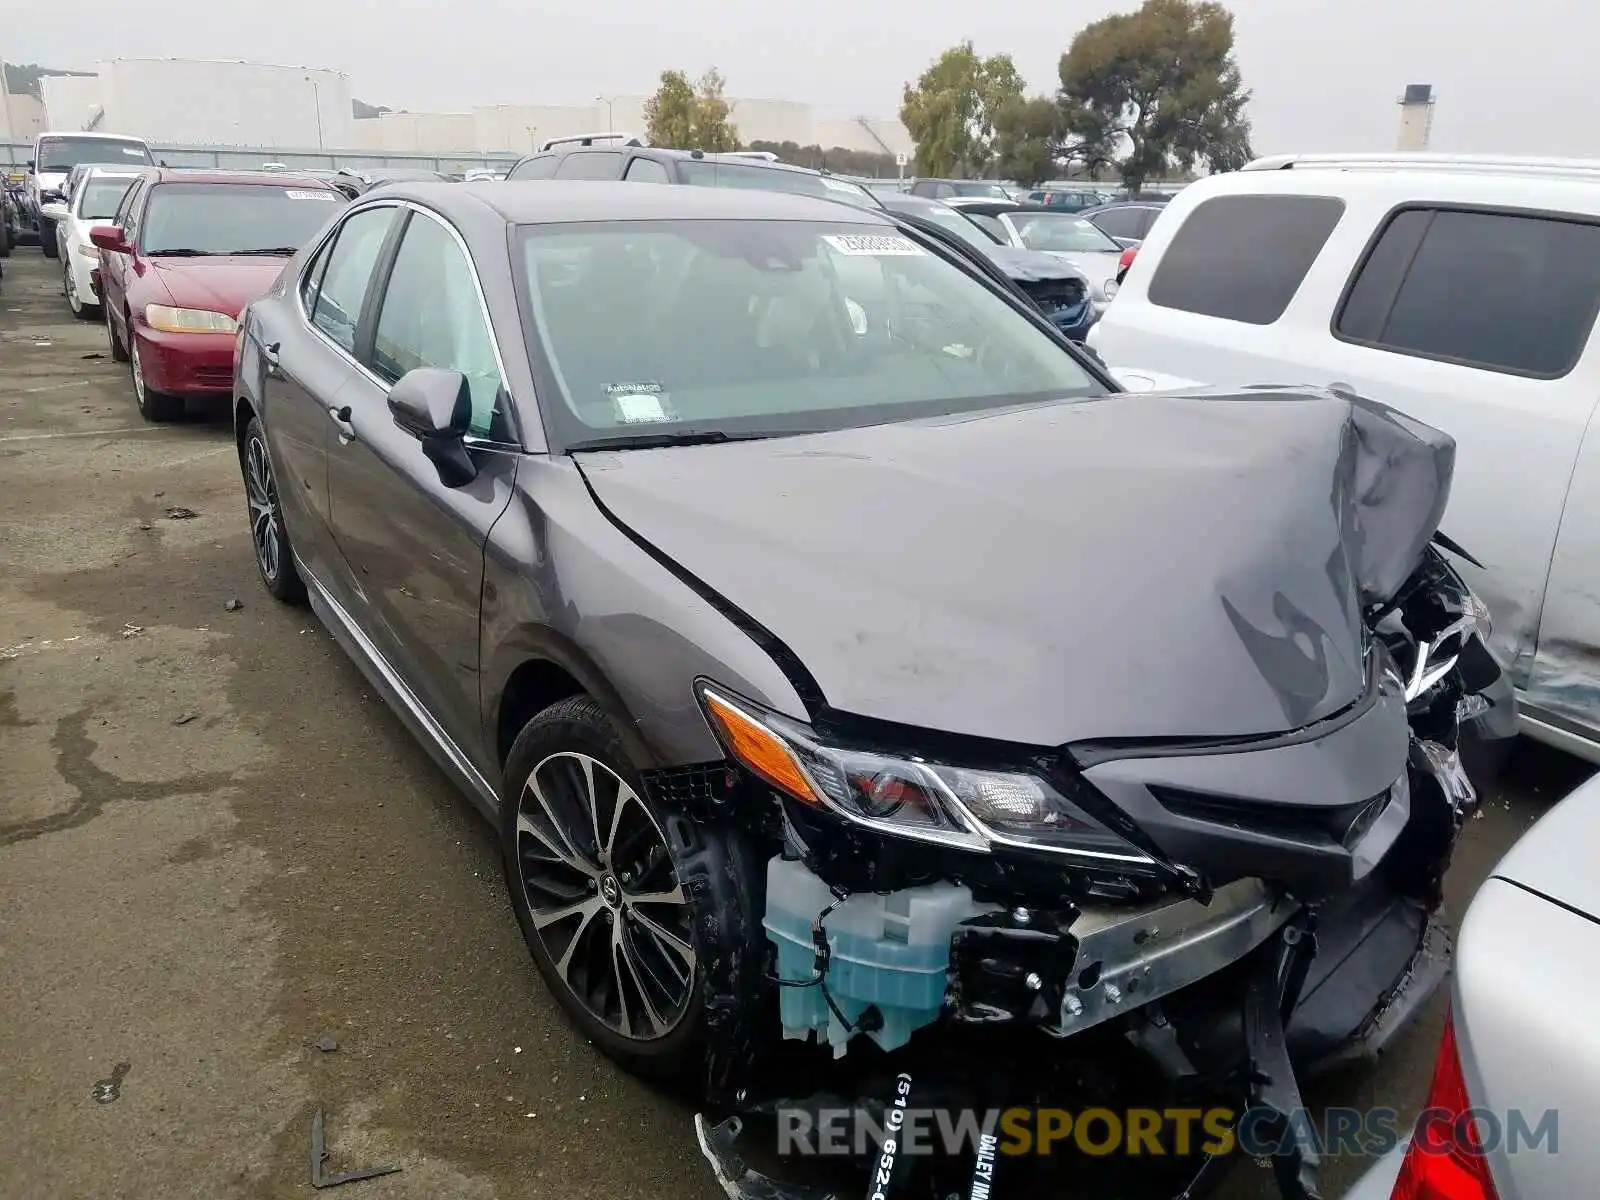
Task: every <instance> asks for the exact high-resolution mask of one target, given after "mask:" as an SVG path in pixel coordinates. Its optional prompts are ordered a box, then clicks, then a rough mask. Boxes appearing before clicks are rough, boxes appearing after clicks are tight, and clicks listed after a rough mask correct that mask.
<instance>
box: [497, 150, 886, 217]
mask: <svg viewBox="0 0 1600 1200" xmlns="http://www.w3.org/2000/svg"><path fill="white" fill-rule="evenodd" d="M528 179H597V180H598V179H612V180H622V181H624V182H626V183H676V184H687V185H689V186H691V187H716V188H748V189H755V190H758V191H772V192H793V193H795V194H797V195H802V196H816V197H818V198H820V199H824V200H842V201H844V202H845V203H847V204H854V205H858V206H859V207H861V208H869V209H877V208H881V207H882V205H881V204H880V203H879V201H878V198H877V197H876V196H874V195H873V194H872V193H871V192H869V191H868V190H867V189H866V188H864V187H862V186H861V185H860V184H858V183H851V182H850V181H848V180H844V179H835V178H834V177H833V176H831V175H828V174H826V173H824V172H822V171H813V170H811V169H810V168H808V167H796V166H791V165H790V164H788V163H784V162H778V161H776V160H775V159H774V158H773V157H772V156H770V155H769V154H765V153H748V152H740V151H731V152H728V153H723V154H708V153H706V152H705V151H703V150H670V149H666V148H664V147H660V146H645V145H642V144H641V143H640V142H639V140H638V139H637V138H634V137H630V136H628V135H625V134H585V135H575V136H573V137H570V138H557V139H554V140H552V141H550V142H546V143H545V144H544V147H543V148H541V149H540V151H539V153H537V154H530V155H528V156H527V157H526V158H522V159H519V160H518V161H517V163H516V165H515V166H513V167H512V168H511V170H510V171H508V172H507V173H506V182H507V183H516V182H520V181H522V180H528Z"/></svg>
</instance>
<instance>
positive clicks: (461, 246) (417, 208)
mask: <svg viewBox="0 0 1600 1200" xmlns="http://www.w3.org/2000/svg"><path fill="white" fill-rule="evenodd" d="M378 208H394V209H402V208H403V209H409V210H410V211H411V212H413V213H417V214H419V215H421V216H424V217H427V218H428V219H429V220H431V221H433V222H434V223H435V224H437V225H438V226H439V227H440V228H442V229H443V230H444V231H445V232H446V233H447V234H449V235H450V239H451V240H452V241H453V242H455V244H456V249H457V250H459V251H460V252H461V257H462V258H463V259H465V260H466V264H467V271H468V273H469V274H471V276H472V289H473V292H474V293H475V294H476V295H477V297H478V313H479V315H480V316H481V317H482V318H483V324H484V328H485V329H486V330H487V331H488V334H489V345H490V347H491V348H492V349H493V350H494V365H495V368H496V369H497V370H498V371H499V372H500V390H501V391H503V392H504V393H505V395H506V400H507V402H508V403H509V404H510V405H511V407H512V409H513V410H516V407H517V402H516V397H515V395H513V394H512V391H511V383H510V380H509V379H508V378H507V375H506V360H505V356H504V355H503V354H501V352H500V338H499V335H498V334H496V333H495V329H494V321H493V319H492V318H491V317H490V316H489V300H488V296H487V294H486V293H485V292H484V290H483V280H482V279H480V278H479V276H478V264H477V263H475V262H473V261H472V252H471V251H470V250H468V249H467V242H466V239H465V238H463V237H462V236H461V234H460V232H459V231H458V230H457V229H456V227H455V226H454V225H452V224H450V222H449V221H447V220H445V219H444V217H443V216H442V215H441V214H439V213H436V212H434V211H433V209H431V208H427V207H424V206H423V205H421V204H418V203H417V202H416V201H415V200H403V199H391V198H389V197H387V196H385V197H383V198H382V199H379V200H374V201H373V202H372V203H370V204H357V205H351V206H350V207H348V208H346V209H345V211H344V212H343V213H342V214H341V215H340V217H339V220H338V222H337V223H336V224H335V225H334V226H333V228H332V229H330V230H329V231H328V232H327V233H326V234H324V235H323V237H322V238H321V239H320V240H319V241H318V242H317V243H316V248H315V249H313V250H312V251H311V253H310V254H309V255H308V256H307V259H306V261H307V262H310V261H312V260H314V259H315V258H316V257H317V255H318V254H320V253H321V252H322V249H323V247H324V246H325V245H326V244H327V242H328V241H329V239H331V238H334V237H336V236H337V235H338V233H339V231H340V230H341V229H343V228H344V226H345V223H346V222H348V221H349V220H350V219H351V218H352V217H354V216H356V215H358V214H360V213H364V212H371V211H372V210H373V209H378ZM400 245H401V247H404V245H405V235H404V234H402V235H401V238H400ZM390 271H391V274H392V273H393V264H391V265H390ZM303 280H304V271H301V272H299V273H297V274H296V275H295V282H294V303H295V310H296V311H297V312H298V313H299V314H300V320H301V322H302V323H303V324H304V325H305V327H306V328H307V329H309V330H310V331H311V332H312V333H314V334H315V335H316V336H317V337H319V338H321V339H322V341H323V342H324V343H325V344H326V345H327V346H328V347H329V348H330V349H331V350H333V351H334V352H335V353H337V354H339V355H341V356H342V357H343V358H344V359H345V360H346V361H347V362H349V363H350V365H351V366H353V367H355V368H356V369H357V370H358V371H360V372H361V373H362V374H363V375H365V376H366V377H367V378H368V379H369V380H371V381H372V383H373V384H374V385H376V386H377V387H380V388H382V389H384V391H388V390H389V389H390V388H392V387H393V386H394V384H392V383H390V382H389V381H388V380H387V379H384V378H383V377H382V376H381V375H378V374H377V373H376V372H374V371H373V370H372V368H371V367H369V366H367V365H366V363H364V362H362V361H361V360H360V359H358V358H357V357H356V356H355V355H353V354H351V353H350V351H348V350H346V349H345V348H344V347H343V346H341V345H339V343H338V342H336V341H334V340H333V339H332V338H330V337H329V336H328V335H327V334H326V333H324V332H323V331H322V330H321V329H319V328H317V324H316V322H315V321H313V320H312V319H311V314H309V313H308V312H306V306H305V293H304V292H303V291H302V290H301V286H300V285H301V283H302V282H303ZM362 315H363V316H365V315H366V314H364V313H363V314H362ZM517 432H518V433H519V434H520V433H521V430H518V431H517ZM464 440H465V442H466V444H467V445H468V446H469V447H470V448H474V449H484V450H511V449H514V450H515V451H516V452H517V453H519V454H520V453H522V452H524V451H525V449H526V447H525V446H524V445H523V444H522V443H521V442H502V441H497V440H495V439H492V438H480V437H476V436H468V437H467V438H465V439H464Z"/></svg>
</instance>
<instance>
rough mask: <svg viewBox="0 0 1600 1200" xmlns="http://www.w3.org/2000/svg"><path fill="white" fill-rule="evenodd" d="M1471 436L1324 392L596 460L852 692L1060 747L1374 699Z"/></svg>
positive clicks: (1141, 403) (678, 552)
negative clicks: (1374, 644) (1464, 441)
mask: <svg viewBox="0 0 1600 1200" xmlns="http://www.w3.org/2000/svg"><path fill="white" fill-rule="evenodd" d="M1454 452H1455V443H1454V442H1453V441H1452V440H1451V439H1450V438H1449V437H1447V436H1445V435H1444V434H1441V433H1438V432H1437V431H1435V430H1432V429H1430V428H1428V427H1426V426H1422V425H1419V424H1417V423H1415V422H1412V421H1410V420H1409V419H1408V418H1406V417H1403V416H1401V415H1399V414H1396V413H1393V412H1392V411H1391V410H1388V409H1384V408H1382V407H1381V406H1378V405H1374V404H1370V403H1368V402H1366V401H1361V400H1356V399H1353V398H1350V397H1347V396H1343V395H1336V394H1334V393H1331V392H1325V391H1318V390H1315V389H1298V388H1297V389H1273V390H1258V391H1243V392H1232V393H1211V394H1207V393H1188V394H1180V395H1171V394H1163V395H1145V396H1130V395H1126V394H1119V395H1113V396H1108V397H1104V398H1100V399H1095V400H1086V401H1079V402H1076V403H1074V402H1063V403H1058V404H1041V405H1034V406H1029V407H1026V408H1018V409H1009V410H1003V411H997V412H989V413H983V414H978V415H967V416H960V417H949V418H940V419H933V420H926V421H917V422H906V423H899V424H893V425H884V426H877V427H873V428H867V429H855V430H844V431H840V432H836V433H828V434H816V435H807V436H803V437H787V438H774V439H770V440H765V441H755V442H735V443H729V444H723V445H709V446H698V447H679V448H671V449H663V450H635V451H625V452H618V453H611V454H583V455H580V456H578V458H579V461H580V463H581V466H582V469H583V472H584V474H585V476H586V477H587V479H588V480H589V482H590V486H591V487H592V488H593V489H594V491H595V494H596V495H597V496H598V498H599V499H600V501H601V502H602V503H603V504H604V506H605V507H606V509H607V510H608V511H609V512H610V514H611V515H612V517H613V519H614V520H616V521H618V522H620V523H621V524H622V525H624V526H626V527H627V528H629V529H631V530H632V531H633V532H634V533H635V534H636V535H638V536H640V537H642V538H644V539H646V540H647V541H649V542H650V543H651V544H653V545H654V546H655V547H656V548H657V549H658V550H659V551H661V552H662V553H663V554H665V555H666V556H668V557H670V558H671V559H673V560H674V561H675V562H676V563H677V564H678V565H679V566H680V567H682V568H683V569H685V570H686V571H688V572H689V573H691V574H692V575H694V576H695V577H697V578H698V579H699V580H700V581H701V582H702V583H704V584H705V585H707V586H709V587H710V588H712V589H714V590H715V591H716V592H718V593H720V595H721V596H722V597H723V598H724V599H726V600H727V601H729V602H731V603H732V604H733V605H735V606H737V607H738V608H740V609H742V610H743V611H744V612H745V613H746V614H748V615H749V616H750V617H752V618H754V619H755V620H756V621H758V622H760V623H761V624H762V625H763V626H765V628H766V629H767V630H769V631H771V633H772V634H774V635H775V636H776V637H777V638H778V639H779V640H780V641H781V642H783V643H784V644H785V645H786V646H787V647H788V648H789V649H790V650H791V651H793V653H794V654H795V655H796V656H797V657H798V659H799V661H800V662H801V663H803V664H804V666H805V668H806V669H807V670H808V671H809V672H810V674H811V676H812V677H813V678H814V680H815V682H816V684H817V685H818V686H819V687H820V689H821V692H822V694H823V696H824V697H825V700H826V703H827V705H828V707H829V708H831V709H834V710H837V711H841V712H848V713H854V714H858V715H863V716H868V717H875V718H879V719H882V720H886V721H896V722H901V723H904V724H907V725H912V726H918V727H922V728H926V729H930V730H942V731H948V732H954V733H960V734H969V735H978V736H984V737H991V738H1001V739H1005V740H1007V741H1012V742H1021V743H1028V744H1033V745H1049V746H1054V745H1060V744H1063V743H1067V742H1072V741H1077V740H1080V739H1090V738H1096V739H1097V738H1110V737H1162V736H1188V737H1222V736H1239V735H1250V734H1267V733H1274V732H1280V731H1284V730H1288V729H1292V728H1297V727H1299V726H1303V725H1306V724H1309V723H1311V722H1313V721H1316V720H1319V719H1321V718H1323V717H1326V716H1328V715H1329V714H1331V713H1333V712H1335V711H1336V710H1338V709H1340V708H1342V707H1344V706H1345V705H1347V704H1349V703H1351V702H1352V701H1353V700H1355V699H1356V698H1357V697H1358V696H1359V695H1360V693H1361V690H1362V687H1363V683H1364V676H1365V668H1364V665H1363V645H1364V642H1365V638H1364V636H1363V633H1362V625H1361V617H1360V606H1361V604H1362V603H1363V602H1366V601H1370V600H1374V599H1377V598H1379V597H1380V596H1384V595H1386V594H1391V593H1392V592H1393V591H1394V590H1395V589H1397V588H1398V586H1399V585H1400V583H1402V582H1403V581H1404V580H1405V578H1406V577H1407V576H1408V575H1409V574H1410V572H1411V570H1412V569H1413V568H1414V566H1415V564H1416V562H1417V560H1418V559H1419V557H1420V555H1421V553H1422V551H1423V549H1424V547H1425V546H1426V543H1427V540H1428V538H1429V537H1430V536H1431V535H1432V533H1433V531H1434V529H1435V528H1436V527H1437V524H1438V521H1439V517H1440V516H1441V515H1442V513H1443V510H1444V504H1445V500H1446V498H1447V496H1448V491H1449V480H1450V473H1451V469H1452V466H1453V462H1454Z"/></svg>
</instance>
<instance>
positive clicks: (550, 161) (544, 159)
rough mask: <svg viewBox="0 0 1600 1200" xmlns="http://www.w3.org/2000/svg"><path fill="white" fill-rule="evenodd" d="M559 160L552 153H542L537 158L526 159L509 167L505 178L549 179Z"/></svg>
mask: <svg viewBox="0 0 1600 1200" xmlns="http://www.w3.org/2000/svg"><path fill="white" fill-rule="evenodd" d="M559 161H560V160H559V159H558V158H557V157H556V155H554V154H542V155H540V156H539V157H538V158H530V159H526V160H525V161H523V162H520V163H518V164H517V165H516V166H514V167H512V168H511V173H510V174H509V175H507V176H506V178H507V179H550V178H553V177H554V176H555V173H556V164H557V163H558V162H559Z"/></svg>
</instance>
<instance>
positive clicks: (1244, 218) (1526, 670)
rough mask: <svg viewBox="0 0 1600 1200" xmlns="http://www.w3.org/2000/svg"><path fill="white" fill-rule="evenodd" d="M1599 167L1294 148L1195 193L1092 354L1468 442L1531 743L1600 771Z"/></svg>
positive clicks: (1464, 530) (1183, 200)
mask: <svg viewBox="0 0 1600 1200" xmlns="http://www.w3.org/2000/svg"><path fill="white" fill-rule="evenodd" d="M1597 310H1600V162H1591V161H1577V160H1544V159H1516V158H1488V157H1453V156H1446V155H1439V154H1422V155H1398V154H1387V155H1346V156H1332V155H1287V156H1280V157H1276V158H1268V159H1261V160H1258V161H1256V162H1253V163H1251V164H1250V165H1249V166H1248V167H1247V168H1245V170H1243V171H1239V172H1236V173H1233V174H1228V175H1217V176H1212V177H1211V178H1209V179H1204V180H1201V181H1200V182H1198V183H1195V184H1193V185H1191V186H1190V187H1188V188H1186V189H1185V190H1184V191H1183V192H1181V193H1179V194H1178V195H1177V196H1176V197H1175V198H1174V199H1173V200H1172V202H1171V203H1170V204H1169V205H1168V206H1167V208H1166V211H1165V212H1164V213H1163V214H1162V216H1161V217H1160V219H1159V220H1158V221H1157V222H1156V224H1155V226H1154V227H1153V228H1152V229H1151V231H1150V233H1149V235H1148V236H1147V238H1146V239H1145V242H1144V245H1143V246H1142V248H1141V249H1140V251H1139V254H1138V257H1137V258H1136V259H1135V260H1134V263H1133V266H1132V268H1131V270H1129V272H1128V276H1127V278H1126V279H1125V280H1124V281H1123V285H1122V288H1121V290H1120V291H1119V292H1118V294H1117V299H1116V302H1115V303H1114V304H1112V305H1111V307H1110V308H1109V309H1108V310H1107V311H1106V314H1105V316H1104V317H1103V318H1102V319H1101V321H1100V323H1099V324H1098V325H1097V326H1096V327H1095V329H1094V330H1093V332H1092V333H1091V334H1090V337H1089V344H1090V345H1091V346H1093V347H1094V348H1095V349H1096V350H1097V351H1098V352H1099V353H1100V354H1101V356H1102V357H1103V358H1104V359H1105V360H1106V362H1107V363H1109V364H1110V365H1111V367H1112V368H1113V369H1114V370H1117V371H1118V372H1119V373H1121V372H1125V371H1129V370H1147V371H1151V372H1160V373H1163V374H1166V375H1176V376H1180V377H1186V378H1189V379H1193V380H1199V381H1203V382H1206V383H1213V384H1226V385H1241V384H1272V383H1317V384H1327V385H1337V386H1341V387H1345V388H1349V389H1351V390H1354V391H1356V392H1359V393H1360V394H1362V395H1365V396H1369V397H1371V398H1373V399H1375V400H1379V401H1383V402H1385V403H1388V404H1390V405H1392V406H1394V407H1395V408H1397V409H1399V410H1401V411H1402V412H1406V413H1409V414H1411V415H1413V416H1415V417H1417V418H1418V419H1420V420H1422V421H1425V422H1427V423H1428V424H1430V425H1434V426H1437V427H1438V428H1440V429H1443V430H1445V431H1447V432H1449V433H1450V434H1452V435H1453V436H1454V437H1455V439H1456V442H1457V457H1456V474H1455V483H1454V485H1453V489H1452V493H1451V498H1450V507H1449V511H1448V513H1447V514H1446V517H1445V530H1446V532H1447V533H1449V535H1450V536H1451V537H1452V538H1454V539H1455V540H1456V541H1457V542H1459V543H1460V544H1461V545H1463V546H1464V547H1465V548H1466V549H1467V550H1468V551H1470V552H1471V553H1472V554H1473V555H1474V556H1475V557H1476V558H1478V559H1479V560H1480V561H1481V562H1482V563H1483V569H1482V570H1475V569H1473V568H1471V567H1468V568H1466V569H1465V573H1466V574H1468V575H1469V576H1470V578H1471V582H1472V585H1473V587H1474V588H1475V589H1476V590H1477V591H1478V593H1479V594H1480V595H1481V596H1482V597H1483V598H1484V600H1485V601H1486V602H1487V603H1488V605H1489V607H1490V610H1491V613H1492V615H1493V618H1494V624H1495V639H1494V640H1495V645H1496V648H1497V649H1498V650H1499V651H1500V652H1501V653H1502V655H1503V656H1504V658H1505V660H1506V662H1507V664H1508V665H1509V667H1510V671H1511V677H1512V679H1513V680H1514V682H1515V683H1516V686H1517V689H1518V693H1519V696H1520V698H1521V700H1522V706H1521V722H1522V727H1523V729H1524V730H1525V731H1526V732H1528V733H1529V734H1530V735H1532V736H1534V737H1536V738H1539V739H1540V740H1542V741H1547V742H1550V743H1552V744H1555V745H1559V746H1563V747H1565V748H1566V749H1568V750H1572V751H1575V752H1576V753H1579V754H1582V755H1584V756H1585V757H1587V758H1590V759H1594V760H1596V761H1600V431H1597V436H1594V437H1589V436H1587V434H1588V432H1589V428H1590V422H1591V419H1592V418H1593V417H1594V415H1595V411H1596V406H1597V403H1600V337H1596V336H1595V332H1594V328H1595V316H1596V312H1597Z"/></svg>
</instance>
